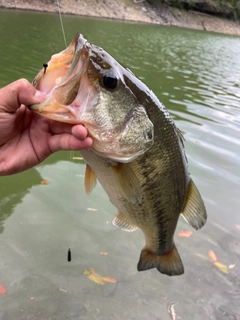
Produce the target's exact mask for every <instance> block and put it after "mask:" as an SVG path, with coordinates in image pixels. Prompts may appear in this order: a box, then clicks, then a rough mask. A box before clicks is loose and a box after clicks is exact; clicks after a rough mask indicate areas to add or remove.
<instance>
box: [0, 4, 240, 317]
mask: <svg viewBox="0 0 240 320" xmlns="http://www.w3.org/2000/svg"><path fill="white" fill-rule="evenodd" d="M0 21H1V23H0V56H1V59H0V70H1V72H0V87H2V86H4V85H6V84H7V83H9V82H11V81H13V80H15V79H17V78H20V77H25V78H27V79H28V80H30V81H32V79H33V78H34V77H35V75H36V73H37V70H39V69H40V68H41V67H42V64H43V63H44V62H46V61H48V60H49V59H50V56H51V55H52V54H54V53H56V52H58V51H60V50H63V49H64V47H65V45H64V41H63V37H62V34H61V27H60V22H59V18H58V16H57V15H54V14H42V13H32V12H29V13H25V12H22V11H12V12H11V11H5V10H1V11H0ZM63 22H64V26H65V30H66V38H67V41H68V42H70V41H71V39H72V38H73V36H74V34H75V33H77V32H80V33H83V34H84V36H85V37H86V38H87V39H88V40H89V41H90V42H92V43H94V44H96V45H100V46H101V47H103V48H104V49H106V50H108V51H109V52H110V53H111V54H112V55H113V56H114V57H115V58H116V59H118V60H119V61H120V62H121V63H123V64H124V65H126V66H128V67H129V68H130V69H131V70H132V71H134V72H135V73H136V74H137V75H138V76H139V77H140V78H141V79H142V80H143V81H144V82H145V83H146V84H147V85H148V86H149V87H150V88H151V89H152V90H153V91H154V92H155V94H156V95H157V96H158V98H159V99H160V100H161V101H162V102H163V103H164V104H165V106H166V107H167V108H168V109H169V110H170V113H171V115H172V116H173V118H174V119H175V121H176V124H177V126H178V127H179V128H180V129H181V130H182V131H183V132H184V137H185V140H186V141H185V145H186V152H187V155H188V161H189V168H190V172H191V175H192V178H193V180H194V181H195V183H196V184H197V186H198V188H199V190H200V191H201V194H202V197H203V199H204V201H205V204H206V207H207V211H208V222H207V224H206V226H205V227H204V228H203V229H201V230H200V231H197V232H196V231H194V230H192V229H191V227H190V226H189V225H187V224H186V222H185V221H183V220H182V219H181V218H180V220H179V224H178V229H177V232H176V236H175V242H176V244H177V247H178V249H179V252H180V255H181V257H182V260H183V262H184V266H185V274H184V275H183V276H180V277H167V276H165V275H161V274H159V273H158V272H157V271H156V270H150V271H146V272H142V273H138V272H137V270H136V265H137V262H138V258H139V254H140V250H141V249H142V247H143V246H144V239H143V235H142V233H141V231H140V230H138V231H136V232H134V233H125V232H123V231H121V230H117V229H115V228H114V227H113V226H112V224H111V221H112V219H113V218H114V215H115V212H116V209H115V208H114V207H113V206H112V205H111V203H110V202H109V200H108V197H107V196H106V194H105V193H104V191H103V190H102V188H101V186H100V185H98V186H97V187H96V188H95V189H94V191H93V192H92V194H91V195H90V196H89V197H86V196H85V193H84V188H83V179H84V170H85V165H84V163H83V162H82V161H80V160H73V159H72V158H73V156H79V154H78V153H77V152H75V153H74V154H73V153H71V152H59V153H56V154H55V155H53V156H51V157H50V158H48V159H47V160H46V161H45V162H44V163H42V164H41V165H39V166H37V167H36V168H33V169H31V170H28V171H26V172H23V173H21V174H18V175H14V176H9V177H1V178H0V257H1V258H0V259H1V260H0V283H2V284H3V285H4V286H5V288H6V289H7V295H4V296H3V295H0V319H3V320H8V319H18V320H20V319H24V320H25V319H31V320H32V319H41V320H43V319H44V320H45V319H56V320H63V319H71V320H73V319H83V320H84V319H87V320H93V319H98V320H99V319H100V320H103V319H104V320H108V319H111V320H114V319H116V320H118V319H128V320H130V319H134V320H135V319H138V320H143V319H144V320H145V319H151V320H165V319H166V320H167V319H170V316H169V314H168V306H169V305H170V304H171V303H174V309H175V312H176V316H177V319H184V320H188V319H189V320H190V319H191V320H198V319H199V320H200V319H201V320H202V319H218V320H225V319H233V320H234V319H235V320H236V319H239V318H240V305H239V301H240V293H239V292H240V280H239V279H240V230H239V229H238V228H237V226H239V225H240V216H239V208H240V55H239V52H240V38H237V37H231V36H224V35H218V34H211V33H205V32H199V31H191V30H184V29H177V28H166V27H160V26H152V25H144V24H135V23H124V22H115V21H104V20H97V19H86V18H80V17H73V16H67V15H64V16H63ZM44 179H46V180H48V181H49V182H48V184H41V181H42V180H44ZM183 230H191V231H193V234H192V236H191V237H189V238H183V237H180V236H178V232H180V231H183ZM68 247H71V250H72V261H71V262H68V261H67V249H68ZM209 250H213V251H214V253H215V254H216V256H217V259H218V262H220V263H222V264H224V265H226V266H227V267H228V266H229V265H230V268H228V274H225V273H223V272H222V271H221V270H219V269H218V268H217V267H216V266H215V265H214V264H213V263H212V262H211V260H210V258H209V257H208V252H209ZM101 252H106V253H107V255H102V254H100V253H101ZM87 268H94V270H95V271H96V272H97V273H99V274H100V275H102V276H111V277H114V278H115V279H116V280H117V282H116V283H106V284H105V285H99V284H96V283H94V282H92V281H90V280H89V279H88V278H87V277H86V275H84V274H83V272H84V270H86V269H87Z"/></svg>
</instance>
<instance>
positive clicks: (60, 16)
mask: <svg viewBox="0 0 240 320" xmlns="http://www.w3.org/2000/svg"><path fill="white" fill-rule="evenodd" d="M57 7H58V14H59V19H60V23H61V28H62V34H63V39H64V43H65V47H66V48H67V41H66V37H65V30H64V27H63V21H62V14H61V10H60V4H59V0H57Z"/></svg>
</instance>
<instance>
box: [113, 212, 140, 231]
mask: <svg viewBox="0 0 240 320" xmlns="http://www.w3.org/2000/svg"><path fill="white" fill-rule="evenodd" d="M112 224H113V225H114V226H115V227H117V228H120V229H122V230H124V231H128V232H132V231H135V230H137V229H138V227H137V226H135V225H134V224H133V223H132V222H131V221H130V220H129V219H128V218H127V217H126V216H125V214H123V213H122V212H120V211H118V213H117V215H116V217H115V218H114V219H113V222H112Z"/></svg>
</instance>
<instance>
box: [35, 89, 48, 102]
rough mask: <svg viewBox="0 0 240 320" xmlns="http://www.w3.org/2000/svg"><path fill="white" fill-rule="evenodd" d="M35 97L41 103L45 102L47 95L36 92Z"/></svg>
mask: <svg viewBox="0 0 240 320" xmlns="http://www.w3.org/2000/svg"><path fill="white" fill-rule="evenodd" d="M34 95H35V97H36V98H37V99H38V100H40V101H43V100H45V99H46V98H47V95H46V94H45V93H42V92H40V91H38V90H37V91H36V92H35V94H34Z"/></svg>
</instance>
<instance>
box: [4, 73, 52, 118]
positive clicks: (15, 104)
mask: <svg viewBox="0 0 240 320" xmlns="http://www.w3.org/2000/svg"><path fill="white" fill-rule="evenodd" d="M45 99H46V95H45V94H44V93H41V92H40V91H38V90H37V89H36V88H34V87H33V85H32V84H31V83H30V82H28V81H27V80H26V79H19V80H17V81H14V82H12V83H10V84H9V85H7V86H5V87H3V88H1V89H0V112H7V113H13V112H15V111H16V110H17V109H18V108H19V107H20V106H21V104H25V105H31V104H35V103H40V102H42V101H43V100H45Z"/></svg>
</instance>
